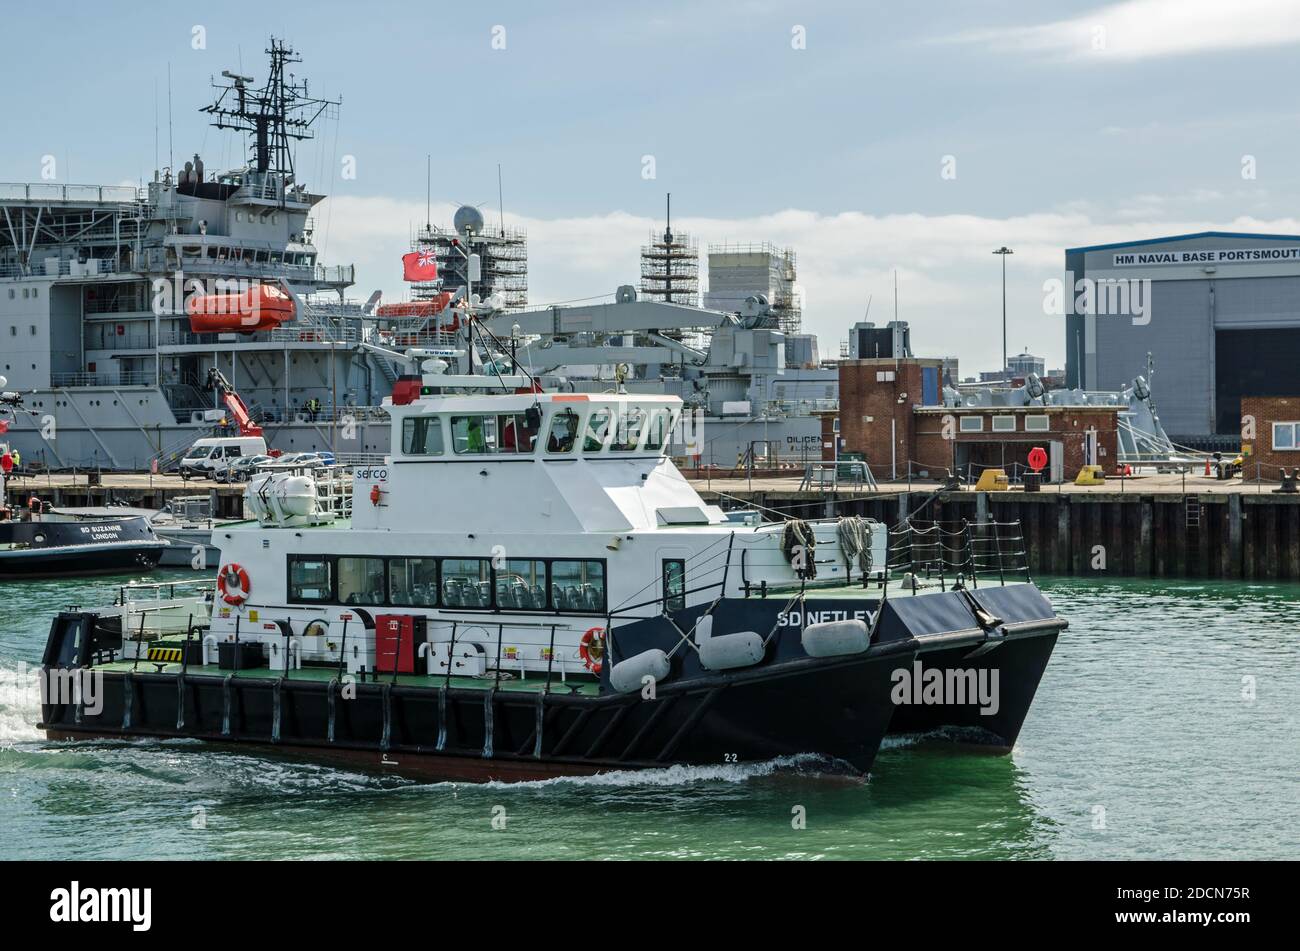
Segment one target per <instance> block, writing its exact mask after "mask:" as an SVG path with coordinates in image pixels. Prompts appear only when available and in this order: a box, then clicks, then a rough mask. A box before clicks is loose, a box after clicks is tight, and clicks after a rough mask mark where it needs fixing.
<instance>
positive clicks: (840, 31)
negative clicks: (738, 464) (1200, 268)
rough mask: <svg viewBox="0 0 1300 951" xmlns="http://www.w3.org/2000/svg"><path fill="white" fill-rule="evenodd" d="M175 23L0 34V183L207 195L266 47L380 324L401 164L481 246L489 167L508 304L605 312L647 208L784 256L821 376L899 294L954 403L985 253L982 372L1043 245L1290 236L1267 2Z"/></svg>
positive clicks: (1276, 26) (972, 357) (393, 7)
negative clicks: (514, 260) (463, 206)
mask: <svg viewBox="0 0 1300 951" xmlns="http://www.w3.org/2000/svg"><path fill="white" fill-rule="evenodd" d="M191 6H192V9H190V10H189V12H185V10H183V9H182V8H181V6H180V5H177V4H175V3H169V4H166V5H162V4H158V5H156V6H155V5H153V4H150V3H141V2H131V3H126V2H122V3H113V2H103V0H100V2H94V3H90V2H87V3H80V2H76V3H68V2H63V3H59V2H53V3H45V4H41V5H37V4H23V5H20V6H17V7H14V8H12V9H9V10H7V11H6V13H5V23H6V33H7V35H8V36H9V37H10V39H11V40H18V39H20V40H21V42H11V43H9V44H7V46H6V53H5V56H4V57H3V59H0V79H3V80H4V83H5V88H6V89H7V90H8V93H9V95H8V96H7V97H6V101H5V106H4V111H3V115H4V116H5V120H6V121H5V131H6V134H5V135H4V136H2V137H0V181H36V180H39V179H40V175H41V169H42V164H41V163H42V161H44V160H45V156H54V157H55V159H56V163H55V168H56V169H57V174H58V177H59V179H60V180H62V181H70V182H77V183H83V182H89V183H116V182H127V181H129V182H132V183H136V182H139V181H141V180H146V179H147V178H148V177H150V175H151V174H152V170H153V169H154V168H155V167H157V166H158V165H160V164H162V165H165V164H167V161H168V155H169V152H170V153H171V154H174V156H175V160H176V162H177V164H179V163H180V162H182V161H184V160H185V159H186V158H188V157H190V156H191V155H192V154H193V153H194V152H196V151H198V152H202V153H203V155H204V158H205V160H206V162H207V165H208V168H209V169H215V168H217V167H225V166H229V165H232V164H235V163H236V162H237V161H239V160H240V159H241V157H242V155H243V142H242V141H239V140H236V139H235V138H234V137H233V136H231V135H230V134H228V133H220V132H217V131H216V130H213V129H209V128H207V127H206V125H205V123H204V119H205V118H206V117H205V116H203V115H201V114H200V113H199V112H198V111H197V110H198V108H199V107H200V106H201V105H203V104H204V103H206V102H207V101H208V96H209V92H210V90H209V88H208V82H209V79H210V77H212V76H214V75H219V74H220V72H221V70H222V69H227V68H230V69H235V70H237V71H238V72H241V73H247V74H251V75H253V76H255V77H257V78H258V79H259V80H261V79H262V78H263V77H264V76H265V56H264V55H263V52H262V51H263V49H264V47H265V45H266V38H267V35H268V34H269V33H272V32H274V33H275V34H276V35H281V36H287V37H288V38H289V40H290V41H291V42H292V44H293V45H294V46H295V47H297V48H298V50H299V51H300V53H301V55H302V56H303V58H304V60H305V61H304V62H303V63H302V64H300V65H298V66H297V67H295V69H296V71H297V73H298V75H299V76H305V77H308V78H309V79H310V82H311V89H312V91H313V92H314V93H318V94H328V95H330V96H342V98H343V106H342V109H341V111H340V114H339V118H338V121H337V122H333V121H331V122H328V123H326V124H324V125H323V126H322V127H321V129H320V135H319V137H318V138H317V139H316V141H314V142H311V143H305V144H304V145H303V146H302V147H301V148H300V151H299V155H298V162H297V164H298V168H299V171H300V177H301V179H302V180H303V181H305V182H306V183H307V184H308V185H309V186H311V187H313V188H314V189H316V190H319V191H324V192H327V193H329V194H330V195H331V196H332V197H331V198H330V199H329V200H328V201H327V202H326V203H325V204H323V205H322V206H321V207H320V208H318V210H317V212H316V215H315V217H316V223H317V243H318V244H319V245H320V246H321V249H322V252H323V256H324V258H325V259H326V260H327V262H329V263H355V264H356V265H357V267H358V287H357V288H356V289H355V290H356V292H357V296H360V297H364V296H365V295H366V294H368V293H369V292H370V291H371V290H372V289H375V288H381V289H383V290H384V292H385V294H386V296H389V297H400V296H401V295H402V284H401V281H400V270H399V266H398V257H399V255H400V254H401V252H402V251H403V250H404V249H405V247H406V245H407V243H408V241H409V236H410V234H411V231H412V230H413V229H414V228H416V227H418V226H419V225H420V224H422V223H423V221H424V219H425V157H426V155H429V154H432V156H433V157H432V168H433V187H432V216H433V219H434V221H435V223H447V222H449V220H450V215H451V210H452V209H453V208H454V207H455V206H456V205H457V204H459V203H473V204H481V205H482V206H483V208H484V211H485V213H486V214H487V216H488V219H489V221H494V220H495V219H496V203H497V165H498V163H500V165H501V166H502V170H503V178H504V199H505V217H506V221H507V223H508V224H512V225H519V226H523V227H525V228H527V229H528V233H529V241H530V298H531V300H532V301H533V303H535V304H544V303H550V302H555V301H563V300H573V299H579V298H590V297H595V296H598V295H602V294H609V293H612V291H613V289H614V287H615V286H617V285H618V284H623V283H635V281H636V276H637V267H638V265H637V251H638V247H639V245H640V244H641V243H642V242H643V241H644V240H645V239H646V237H647V235H648V233H649V232H650V230H651V229H652V228H662V216H663V202H664V193H665V192H672V194H673V208H674V223H675V225H676V226H677V227H678V229H679V230H680V229H685V230H687V231H689V232H691V233H692V234H694V235H695V236H697V237H698V238H699V240H700V243H701V246H703V245H705V244H707V243H709V242H720V241H746V242H748V241H773V242H778V243H780V244H789V245H792V246H793V247H794V248H795V250H796V252H797V253H798V256H799V276H800V284H801V285H802V288H803V293H804V298H805V327H806V328H807V329H810V330H812V331H814V332H816V333H817V334H819V336H820V337H821V341H822V352H823V354H824V355H825V354H828V353H829V354H834V353H835V352H837V350H838V344H839V341H840V340H841V339H842V338H844V337H845V336H846V331H847V328H848V326H849V325H850V324H851V323H853V322H854V321H855V320H859V319H861V318H862V316H863V313H864V311H865V310H866V308H867V303H868V300H870V301H871V318H872V319H877V320H881V321H883V320H886V319H889V318H890V316H891V315H892V310H893V300H892V296H893V293H892V285H893V277H892V275H893V273H894V272H895V271H896V272H897V274H898V281H899V288H900V295H899V297H900V299H899V305H898V313H899V317H900V318H902V319H905V320H908V321H910V322H911V323H912V327H913V340H914V346H915V348H916V349H917V351H918V352H919V353H920V354H922V355H941V354H945V355H946V354H950V353H957V354H959V355H960V356H961V358H962V369H963V371H964V372H965V373H972V372H974V371H975V370H978V369H981V368H992V367H994V366H996V364H997V362H998V357H999V353H1000V349H1001V343H1000V337H999V327H1000V315H1001V310H1000V307H1001V303H1000V284H999V280H1000V277H999V271H998V263H999V262H998V259H997V258H995V257H993V256H992V254H991V253H990V252H991V251H992V249H993V248H996V247H998V246H999V245H1002V244H1007V245H1010V246H1011V247H1012V248H1013V249H1014V250H1015V252H1016V253H1015V255H1014V256H1013V257H1011V258H1010V261H1009V266H1008V294H1009V315H1010V316H1009V322H1010V327H1011V332H1010V337H1011V339H1010V346H1011V348H1012V350H1013V351H1016V350H1019V349H1020V348H1021V347H1023V346H1027V347H1029V348H1030V349H1031V350H1032V351H1034V352H1036V353H1039V354H1042V355H1043V356H1045V357H1046V358H1047V359H1048V362H1049V364H1051V365H1053V366H1055V365H1060V364H1061V363H1062V362H1063V357H1064V328H1063V327H1062V325H1061V320H1060V318H1058V317H1051V316H1047V315H1045V314H1044V313H1043V306H1042V301H1043V291H1042V284H1043V281H1044V280H1047V279H1049V278H1053V277H1059V276H1060V273H1061V270H1062V266H1063V255H1062V251H1063V249H1064V248H1066V247H1072V246H1078V245H1087V244H1095V243H1101V242H1106V241H1116V240H1127V239H1135V238H1145V237H1152V236H1158V235H1163V234H1176V233H1182V232H1187V231H1196V230H1205V229H1210V228H1214V229H1224V230H1242V231H1280V232H1286V233H1296V232H1300V221H1297V218H1298V217H1300V212H1298V211H1297V199H1298V198H1300V162H1298V159H1300V155H1298V152H1300V105H1297V103H1296V101H1295V95H1294V86H1293V80H1292V79H1288V77H1291V76H1292V75H1293V73H1294V63H1295V61H1296V55H1297V45H1298V44H1300V2H1295V0H1218V2H1209V0H1124V2H1119V3H1113V4H1108V5H1107V4H1099V3H1090V2H1064V0H1038V2H1015V3H1013V2H996V0H995V2H984V3H958V2H946V3H945V2H928V3H923V4H920V3H918V4H900V3H863V2H831V0H827V2H807V3H782V2H766V0H751V2H736V3H724V2H711V3H701V2H699V0H695V2H674V0H663V2H659V3H653V4H647V3H640V2H638V3H622V2H610V0H606V2H576V0H575V2H565V0H552V2H548V3H536V2H521V3H499V4H495V3H490V2H475V3H460V4H445V3H440V4H436V5H435V4H424V5H419V6H417V5H415V4H411V3H387V2H383V0H371V2H366V3H358V2H355V0H350V2H336V0H318V2H314V3H311V4H307V5H302V4H266V3H257V4H244V3H239V2H229V3H223V4H220V5H214V4H208V5H191ZM200 6H202V11H201V12H198V11H199V8H200ZM169 69H170V74H171V108H170V110H169V108H168V72H169ZM169 112H170V116H171V123H170V131H169V122H168V116H169ZM155 116H157V125H155ZM155 128H157V130H158V131H157V134H156V135H155ZM647 156H649V157H652V164H651V162H650V161H649V160H647ZM349 160H351V164H350V165H349V164H348V161H349ZM349 167H354V168H355V171H356V174H355V177H347V176H346V175H345V169H346V168H349ZM651 167H652V170H653V177H647V170H648V169H650V168H651Z"/></svg>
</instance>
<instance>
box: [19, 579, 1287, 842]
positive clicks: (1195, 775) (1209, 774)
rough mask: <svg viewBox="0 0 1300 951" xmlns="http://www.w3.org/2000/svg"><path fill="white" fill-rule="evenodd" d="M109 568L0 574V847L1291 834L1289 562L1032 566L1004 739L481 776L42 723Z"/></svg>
mask: <svg viewBox="0 0 1300 951" xmlns="http://www.w3.org/2000/svg"><path fill="white" fill-rule="evenodd" d="M171 576H176V577H185V575H181V574H176V573H168V574H165V575H163V576H162V577H171ZM157 577H158V576H155V578H154V580H157ZM121 580H122V579H108V580H91V581H67V580H61V581H31V582H0V858H33V859H35V858H40V859H60V858H76V859H106V858H122V859H144V858H180V859H186V858H192V859H226V858H229V859H241V858H440V859H486V858H583V859H609V858H729V859H735V858H750V859H776V858H789V859H822V858H866V859H875V858H888V859H912V858H967V857H969V858H1025V859H1048V858H1100V859H1127V858H1247V859H1255V858H1300V587H1297V586H1294V585H1281V584H1245V583H1239V584H1199V583H1193V582H1172V581H1117V582H1105V583H1100V582H1092V581H1083V580H1078V579H1053V580H1046V581H1042V582H1040V584H1041V587H1042V588H1043V589H1044V591H1045V592H1046V593H1047V595H1048V596H1049V597H1050V598H1051V599H1052V601H1053V603H1054V605H1055V606H1056V608H1057V610H1058V612H1059V613H1060V614H1062V615H1063V616H1064V617H1066V618H1068V619H1069V621H1070V625H1071V626H1070V630H1068V631H1067V632H1065V633H1064V634H1063V635H1062V637H1061V640H1060V642H1059V643H1058V646H1057V649H1056V653H1055V654H1054V656H1053V658H1052V662H1051V664H1050V666H1049V667H1048V669H1047V673H1046V675H1045V677H1044V679H1043V682H1042V685H1041V687H1040V689H1039V692H1038V696H1037V699H1036V700H1035V702H1034V705H1033V708H1032V709H1031V710H1030V713H1029V717H1028V720H1027V721H1026V723H1025V727H1024V730H1023V732H1022V733H1021V735H1020V739H1019V742H1018V743H1017V744H1016V748H1015V750H1014V751H1013V752H1012V753H1011V755H1009V756H994V755H989V754H986V753H980V752H972V751H970V750H968V749H954V748H953V747H951V746H948V745H946V744H944V743H942V742H939V741H936V740H933V739H926V738H907V739H903V740H900V741H891V742H890V743H889V744H888V745H887V746H886V748H885V749H883V750H882V752H881V754H880V756H879V758H878V759H877V761H876V765H875V767H874V769H873V771H872V773H871V776H870V777H869V778H868V779H857V778H847V777H844V776H842V775H832V774H828V773H826V772H824V771H823V769H822V764H820V763H818V762H816V761H812V760H805V759H800V758H796V759H793V760H789V761H781V762H775V763H766V764H760V765H745V766H721V765H720V766H716V767H709V768H671V769H666V770H662V771H655V772H649V773H618V774H612V775H604V776H597V777H590V778H583V779H571V780H552V781H548V782H538V783H529V784H521V785H501V784H490V785H486V786H476V785H467V784H461V783H440V784H421V783H416V782H411V781H408V780H402V779H399V778H395V777H391V776H375V775H370V774H366V773H360V772H348V771H343V770H340V769H338V768H336V767H325V766H320V765H314V764H310V763H302V762H295V761H290V760H285V759H279V758H275V757H270V756H263V755H260V754H250V753H237V752H228V751H223V750H214V749H212V748H209V747H207V746H205V745H203V744H200V743H197V742H189V741H168V742H154V741H132V742H94V743H81V744H65V743H50V742H47V741H45V740H44V738H43V737H42V735H41V734H40V733H39V732H38V731H37V730H36V729H35V726H34V724H35V722H36V720H37V718H38V714H39V707H38V699H37V695H36V693H35V691H34V688H33V686H32V685H33V679H32V678H33V673H32V670H33V669H34V668H35V666H36V665H37V664H38V663H39V659H40V654H41V650H42V647H43V645H44V642H45V635H46V632H47V631H48V627H49V619H50V617H51V615H52V614H53V613H54V612H55V611H57V610H59V609H60V608H61V607H64V606H65V605H67V604H69V603H77V604H81V605H83V606H87V607H90V606H92V605H95V604H99V603H107V602H108V601H110V600H111V598H112V592H113V589H114V588H115V587H116V586H117V585H118V584H119V583H121ZM800 818H802V820H803V822H802V823H800V822H799V821H797V820H799V819H800ZM799 825H802V826H803V827H802V828H796V826H799Z"/></svg>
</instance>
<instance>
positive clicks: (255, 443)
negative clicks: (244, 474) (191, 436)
mask: <svg viewBox="0 0 1300 951" xmlns="http://www.w3.org/2000/svg"><path fill="white" fill-rule="evenodd" d="M265 453H266V440H264V439H263V438H262V437H261V436H224V437H211V438H207V439H200V440H198V441H197V442H195V443H194V445H193V446H191V447H190V448H189V449H188V450H187V451H186V453H185V458H184V459H182V460H181V463H180V467H179V469H178V471H179V472H180V476H181V478H182V479H184V480H186V481H188V480H189V479H190V478H192V477H194V476H201V477H204V478H209V479H210V478H213V476H214V474H215V473H216V472H218V471H219V470H222V469H225V468H226V466H228V465H230V463H232V462H234V461H235V460H236V459H242V458H243V457H244V456H250V455H262V454H265Z"/></svg>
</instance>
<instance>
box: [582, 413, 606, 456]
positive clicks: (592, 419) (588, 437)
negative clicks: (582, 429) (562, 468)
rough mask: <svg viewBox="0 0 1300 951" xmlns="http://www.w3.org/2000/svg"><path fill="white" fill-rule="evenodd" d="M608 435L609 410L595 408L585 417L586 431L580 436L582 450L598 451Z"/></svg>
mask: <svg viewBox="0 0 1300 951" xmlns="http://www.w3.org/2000/svg"><path fill="white" fill-rule="evenodd" d="M608 435H609V410H607V409H597V410H593V411H592V414H591V415H590V416H588V417H587V431H586V433H585V434H584V435H583V437H582V451H583V452H600V450H601V448H602V447H603V446H604V445H605V439H606V437H607V436H608Z"/></svg>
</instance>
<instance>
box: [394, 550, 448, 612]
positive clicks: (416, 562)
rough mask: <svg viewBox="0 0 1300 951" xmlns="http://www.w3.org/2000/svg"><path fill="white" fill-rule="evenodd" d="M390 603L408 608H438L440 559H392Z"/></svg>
mask: <svg viewBox="0 0 1300 951" xmlns="http://www.w3.org/2000/svg"><path fill="white" fill-rule="evenodd" d="M388 602H389V603H390V604H400V605H403V606H407V607H419V608H432V607H437V605H438V559H436V558H390V559H389V561H388Z"/></svg>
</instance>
